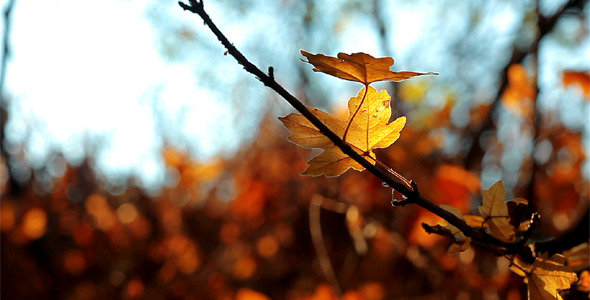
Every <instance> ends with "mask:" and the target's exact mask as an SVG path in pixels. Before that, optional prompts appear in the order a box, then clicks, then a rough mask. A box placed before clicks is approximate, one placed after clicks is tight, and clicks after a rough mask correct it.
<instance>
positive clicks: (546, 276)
mask: <svg viewBox="0 0 590 300" xmlns="http://www.w3.org/2000/svg"><path fill="white" fill-rule="evenodd" d="M563 261H565V258H564V257H563V256H562V255H560V254H556V255H553V256H552V257H551V258H549V259H546V258H542V257H537V258H536V259H535V262H534V263H533V267H532V268H531V271H530V273H529V274H528V276H527V281H528V296H529V299H531V300H537V299H543V300H545V299H563V298H562V297H561V295H559V293H558V290H561V289H568V288H570V287H571V285H572V283H574V282H575V281H576V280H578V277H577V276H576V273H574V272H571V271H569V268H568V267H566V266H564V265H563Z"/></svg>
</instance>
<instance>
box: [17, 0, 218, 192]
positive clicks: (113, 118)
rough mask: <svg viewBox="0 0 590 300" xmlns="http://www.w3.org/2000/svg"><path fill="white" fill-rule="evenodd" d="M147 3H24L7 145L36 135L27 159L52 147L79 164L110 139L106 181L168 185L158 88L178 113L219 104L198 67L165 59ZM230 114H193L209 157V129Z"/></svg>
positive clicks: (103, 157) (103, 160)
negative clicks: (132, 179)
mask: <svg viewBox="0 0 590 300" xmlns="http://www.w3.org/2000/svg"><path fill="white" fill-rule="evenodd" d="M146 2H148V1H117V0H105V1H101V2H100V4H97V3H96V2H93V1H78V0H53V1H17V2H16V5H15V9H14V12H13V25H12V33H11V36H12V38H11V40H12V41H11V42H12V43H11V46H12V53H13V55H12V56H11V57H10V62H9V67H8V70H7V82H6V89H7V90H8V92H9V93H10V95H11V96H12V98H11V101H13V102H12V105H13V110H14V111H15V112H17V114H20V115H19V116H17V114H12V115H13V116H15V117H16V118H13V119H11V120H10V122H9V123H8V125H7V127H8V128H7V138H8V139H9V140H12V141H14V142H17V141H19V140H23V137H25V136H27V134H32V136H30V145H29V147H28V148H27V158H28V159H29V160H30V161H31V164H32V165H33V166H34V167H35V166H38V164H42V163H43V162H44V161H45V159H46V156H47V154H48V152H49V151H50V150H52V149H57V150H61V151H63V152H64V154H65V157H66V159H67V160H68V161H70V162H73V163H75V162H76V161H79V160H80V159H82V158H83V157H84V155H85V149H83V148H84V146H83V144H84V139H85V138H86V139H93V140H94V139H101V138H103V137H106V138H107V139H108V141H106V145H107V146H106V149H105V151H100V153H99V156H98V157H97V162H96V163H97V165H98V167H99V168H100V169H101V170H102V171H103V172H104V173H105V174H118V173H128V172H132V173H135V175H138V176H139V177H140V180H141V181H142V182H143V183H144V184H145V185H149V184H152V183H156V182H158V181H161V180H162V179H163V178H162V176H163V175H161V174H162V173H163V172H162V171H163V169H162V168H163V166H162V165H161V162H160V161H159V159H158V158H159V155H160V152H159V151H160V147H161V146H162V145H161V141H159V140H158V139H156V137H155V132H154V129H153V128H154V114H153V111H152V108H151V106H150V105H152V104H153V103H152V99H151V95H152V92H153V89H154V87H158V92H159V93H160V94H159V95H160V97H161V101H163V102H165V103H166V106H167V107H171V108H172V109H174V108H176V109H178V108H180V107H182V106H183V105H190V103H191V102H194V101H195V100H196V99H203V98H212V97H210V95H208V91H207V90H206V89H199V88H198V87H197V85H195V84H194V79H193V74H192V70H191V69H190V68H191V67H190V66H183V65H182V64H174V63H169V62H167V61H165V60H164V58H163V57H162V55H161V54H160V53H159V50H158V48H157V47H156V41H157V36H155V34H156V32H155V31H154V29H153V25H152V24H151V23H150V21H149V20H148V19H147V18H146ZM178 11H179V14H181V13H183V12H182V10H181V9H178ZM224 109H225V108H224V107H223V106H222V105H221V104H219V103H217V102H215V101H207V102H206V107H204V109H200V110H191V112H190V119H191V120H195V121H192V122H189V124H188V126H189V127H190V128H191V131H192V132H193V134H194V135H195V137H196V139H198V140H199V141H201V142H200V146H199V148H200V149H201V154H202V156H203V157H209V156H212V155H214V153H215V151H217V150H218V149H216V147H215V145H214V144H215V136H214V135H212V134H211V133H210V132H209V131H208V130H206V129H207V128H210V127H211V126H213V125H212V124H213V123H214V121H215V118H216V117H222V116H223V115H224ZM32 128H34V129H36V130H34V131H31V130H30V129H32Z"/></svg>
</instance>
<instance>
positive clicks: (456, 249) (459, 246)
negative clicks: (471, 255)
mask: <svg viewBox="0 0 590 300" xmlns="http://www.w3.org/2000/svg"><path fill="white" fill-rule="evenodd" d="M440 207H442V208H444V209H445V210H447V211H449V212H450V213H452V214H454V215H455V216H457V217H458V218H459V219H461V220H464V219H465V218H464V217H463V213H461V211H460V210H459V209H458V208H456V207H454V206H450V205H445V204H442V205H440ZM443 227H444V228H446V229H448V230H449V231H450V232H451V233H452V234H453V236H454V241H453V243H452V244H451V246H449V249H448V250H447V254H449V255H453V254H458V253H460V252H463V251H465V250H467V249H469V245H470V244H471V238H470V237H467V236H465V235H464V234H463V232H462V231H461V230H459V228H457V227H455V226H453V225H451V224H449V223H446V225H444V226H443Z"/></svg>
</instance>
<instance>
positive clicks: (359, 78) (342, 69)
mask: <svg viewBox="0 0 590 300" xmlns="http://www.w3.org/2000/svg"><path fill="white" fill-rule="evenodd" d="M301 54H303V55H304V56H305V57H307V59H308V60H307V62H308V63H310V64H312V65H313V66H314V67H315V68H314V69H313V70H314V71H316V72H323V73H326V74H330V75H332V76H336V77H338V78H342V79H344V80H350V81H356V82H360V83H362V84H364V85H365V86H368V85H369V84H371V83H373V82H376V81H383V80H393V81H402V80H405V79H408V78H411V77H414V76H420V75H438V73H434V72H428V73H418V72H410V71H402V72H393V71H391V70H390V67H391V66H392V65H393V58H391V57H381V58H375V57H373V56H371V55H369V54H365V53H362V52H358V53H353V54H346V53H342V52H340V53H338V57H333V56H326V55H323V54H311V53H309V52H306V51H304V50H301Z"/></svg>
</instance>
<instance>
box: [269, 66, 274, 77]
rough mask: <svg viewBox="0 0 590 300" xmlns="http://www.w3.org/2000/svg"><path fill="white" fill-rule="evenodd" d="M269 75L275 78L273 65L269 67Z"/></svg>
mask: <svg viewBox="0 0 590 300" xmlns="http://www.w3.org/2000/svg"><path fill="white" fill-rule="evenodd" d="M268 77H270V79H272V80H275V69H274V68H273V67H272V66H270V67H268Z"/></svg>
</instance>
